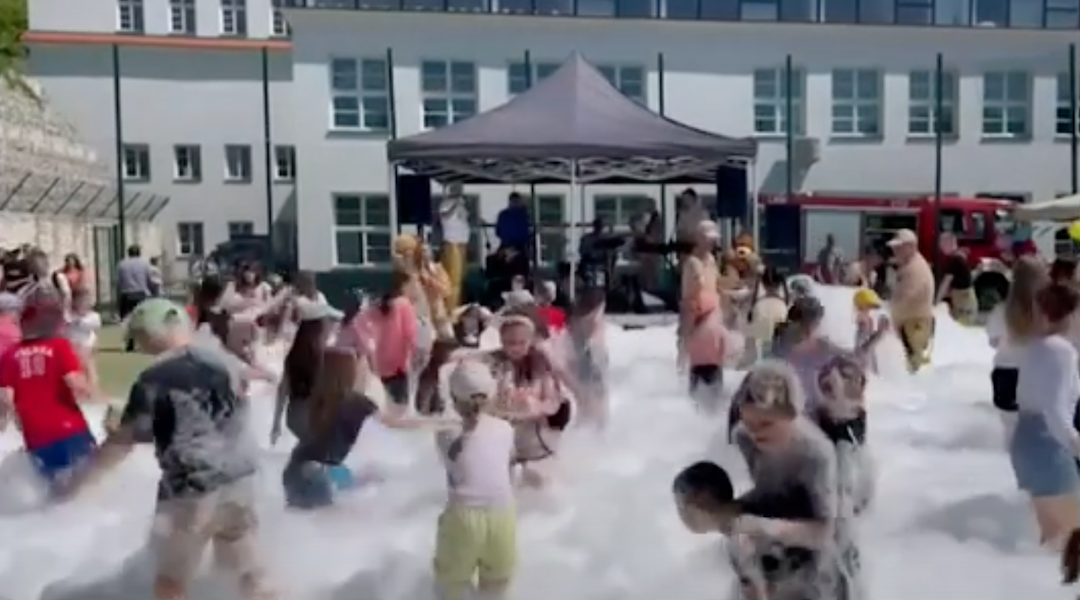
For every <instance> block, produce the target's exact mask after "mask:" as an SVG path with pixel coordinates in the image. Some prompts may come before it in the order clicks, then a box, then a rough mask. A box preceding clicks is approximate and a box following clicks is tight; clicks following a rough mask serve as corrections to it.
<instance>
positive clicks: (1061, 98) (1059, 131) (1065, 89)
mask: <svg viewBox="0 0 1080 600" xmlns="http://www.w3.org/2000/svg"><path fill="white" fill-rule="evenodd" d="M1075 83H1076V84H1077V94H1078V97H1077V109H1076V132H1077V133H1078V134H1080V82H1075ZM1056 88H1057V89H1056V90H1055V92H1054V93H1055V94H1056V98H1057V101H1056V102H1055V105H1054V137H1057V138H1069V137H1072V133H1070V132H1069V129H1070V127H1069V125H1070V121H1071V118H1070V115H1069V113H1071V112H1072V106H1071V104H1072V98H1071V97H1070V94H1069V73H1068V72H1064V73H1058V74H1057V81H1056ZM1063 115H1064V117H1063Z"/></svg>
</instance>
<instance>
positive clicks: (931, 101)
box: [907, 69, 960, 138]
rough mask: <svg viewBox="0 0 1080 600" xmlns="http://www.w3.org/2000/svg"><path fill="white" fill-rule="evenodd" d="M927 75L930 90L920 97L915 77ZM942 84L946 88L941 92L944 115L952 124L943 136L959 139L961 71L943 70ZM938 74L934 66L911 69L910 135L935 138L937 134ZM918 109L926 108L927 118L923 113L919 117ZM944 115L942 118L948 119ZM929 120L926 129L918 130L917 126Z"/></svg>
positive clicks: (909, 99) (909, 86)
mask: <svg viewBox="0 0 1080 600" xmlns="http://www.w3.org/2000/svg"><path fill="white" fill-rule="evenodd" d="M916 75H918V76H919V77H923V76H925V77H926V78H927V82H926V86H925V88H926V91H927V94H929V96H928V97H926V98H918V97H916V96H917V94H916V93H915V91H916V85H915V83H914V82H913V80H914V78H915V76H916ZM941 76H942V83H943V84H944V87H943V88H942V91H941V109H942V114H943V115H946V116H947V117H949V118H948V120H947V122H948V125H949V127H948V128H947V129H946V130H944V131H942V132H941V135H942V137H947V138H956V137H959V135H960V131H959V126H960V110H959V108H960V102H959V99H960V74H959V73H958V72H957V71H955V70H950V69H946V70H944V71H942V73H941ZM936 88H937V73H936V71H935V70H934V69H929V70H927V69H914V70H912V71H909V72H908V114H907V135H908V137H911V138H932V137H935V136H936V135H937V132H936V129H937V127H936V124H937V114H936V113H937V89H936ZM916 111H926V113H927V116H926V119H923V118H922V117H921V116H920V117H918V118H916V115H915V112H916ZM945 120H946V119H945V118H942V121H945ZM922 121H925V122H926V130H925V131H916V130H915V128H914V125H915V124H916V123H918V122H922Z"/></svg>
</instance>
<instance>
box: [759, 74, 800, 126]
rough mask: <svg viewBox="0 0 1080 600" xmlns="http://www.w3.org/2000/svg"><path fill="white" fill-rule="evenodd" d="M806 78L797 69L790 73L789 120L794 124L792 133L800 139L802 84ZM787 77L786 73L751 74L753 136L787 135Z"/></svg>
mask: <svg viewBox="0 0 1080 600" xmlns="http://www.w3.org/2000/svg"><path fill="white" fill-rule="evenodd" d="M804 82H805V74H804V73H803V72H802V71H801V70H800V69H792V72H791V112H792V114H791V117H792V121H793V122H794V124H795V129H794V130H793V133H794V134H795V135H802V134H803V133H805V130H804V128H803V115H804V114H805V108H804V107H805V104H804V102H803V83H804ZM787 108H788V77H787V69H755V70H754V133H757V134H763V135H770V134H771V135H784V134H787V132H788V129H787V128H788V119H787Z"/></svg>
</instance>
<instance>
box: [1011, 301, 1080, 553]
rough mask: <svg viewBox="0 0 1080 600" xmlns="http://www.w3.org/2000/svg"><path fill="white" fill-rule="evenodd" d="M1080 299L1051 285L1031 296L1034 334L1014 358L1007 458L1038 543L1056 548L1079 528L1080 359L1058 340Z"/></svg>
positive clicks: (1062, 337) (1061, 337) (1061, 338)
mask: <svg viewBox="0 0 1080 600" xmlns="http://www.w3.org/2000/svg"><path fill="white" fill-rule="evenodd" d="M1078 304H1080V295H1078V294H1077V291H1076V290H1075V289H1074V287H1073V286H1072V285H1069V284H1063V283H1053V284H1050V285H1048V286H1046V287H1043V288H1042V289H1041V290H1039V292H1038V293H1037V294H1036V295H1035V305H1036V309H1037V312H1036V321H1035V322H1036V328H1037V329H1036V331H1037V332H1038V333H1037V334H1036V335H1037V337H1033V338H1032V339H1031V340H1030V341H1029V342H1028V343H1027V348H1026V350H1025V352H1024V355H1023V357H1022V358H1021V359H1020V369H1019V377H1018V381H1017V386H1016V403H1017V407H1018V409H1019V410H1018V413H1017V418H1016V430H1015V431H1014V432H1013V436H1012V440H1011V441H1010V444H1009V458H1010V459H1011V461H1012V467H1013V472H1014V473H1015V475H1016V481H1017V483H1018V484H1019V486H1020V489H1021V490H1023V491H1025V492H1027V493H1028V495H1029V496H1030V497H1031V502H1032V506H1033V508H1034V510H1035V518H1036V520H1037V521H1038V523H1039V530H1040V532H1041V534H1042V539H1041V542H1042V543H1043V544H1046V545H1048V546H1050V547H1055V548H1059V549H1060V547H1061V544H1063V542H1064V538H1065V536H1066V535H1068V533H1069V532H1070V531H1072V530H1073V529H1075V528H1077V527H1080V501H1078V500H1077V497H1076V493H1077V491H1078V490H1080V475H1077V470H1076V464H1075V460H1076V459H1077V458H1078V457H1080V435H1078V434H1077V432H1076V429H1075V428H1074V426H1073V418H1074V413H1075V410H1076V399H1077V398H1080V368H1078V363H1080V357H1078V356H1077V352H1076V349H1075V348H1073V346H1072V344H1071V343H1070V342H1069V340H1067V339H1066V338H1065V337H1064V335H1063V334H1064V333H1065V332H1066V331H1067V329H1068V327H1069V322H1070V320H1071V319H1072V314H1073V312H1074V311H1075V310H1076V308H1077V305H1078Z"/></svg>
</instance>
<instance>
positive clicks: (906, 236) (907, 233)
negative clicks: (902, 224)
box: [888, 229, 919, 247]
mask: <svg viewBox="0 0 1080 600" xmlns="http://www.w3.org/2000/svg"><path fill="white" fill-rule="evenodd" d="M918 241H919V238H918V237H917V236H916V235H915V232H914V231H912V230H910V229H901V230H899V231H897V232H896V235H894V236H893V239H891V240H889V242H888V245H889V246H893V247H895V246H903V245H905V244H915V243H918Z"/></svg>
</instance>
